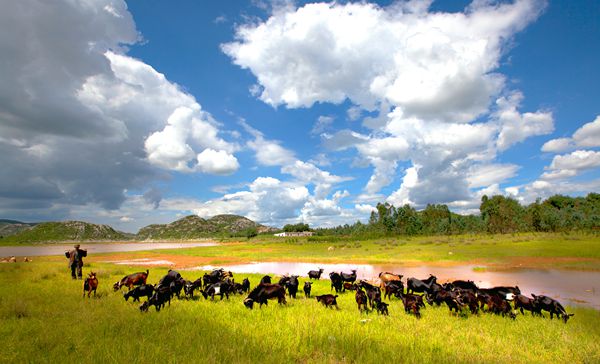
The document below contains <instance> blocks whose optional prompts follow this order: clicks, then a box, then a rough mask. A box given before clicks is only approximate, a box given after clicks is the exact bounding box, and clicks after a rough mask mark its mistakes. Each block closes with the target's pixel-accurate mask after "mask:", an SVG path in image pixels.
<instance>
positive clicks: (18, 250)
mask: <svg viewBox="0 0 600 364" xmlns="http://www.w3.org/2000/svg"><path fill="white" fill-rule="evenodd" d="M74 244H75V243H69V244H40V245H27V246H0V257H10V256H17V257H34V256H47V255H64V254H65V251H68V250H72V249H73V245H74ZM80 244H81V249H86V250H87V251H88V253H89V254H93V253H116V252H134V251H144V250H158V249H185V248H196V247H201V246H215V245H218V244H217V243H215V242H209V241H205V242H194V243H172V242H170V243H91V244H85V243H80Z"/></svg>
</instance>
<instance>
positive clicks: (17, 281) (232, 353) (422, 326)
mask: <svg viewBox="0 0 600 364" xmlns="http://www.w3.org/2000/svg"><path fill="white" fill-rule="evenodd" d="M90 269H91V270H94V271H97V272H98V273H99V280H100V289H99V292H98V293H99V297H98V298H96V299H87V298H86V299H82V298H81V288H82V283H81V281H72V280H71V279H70V278H69V277H68V272H67V269H66V267H65V264H64V262H60V263H59V262H53V261H48V260H45V259H38V260H36V261H35V262H34V263H29V264H25V263H17V264H2V265H0V336H1V337H3V338H4V340H3V345H2V346H0V361H2V362H16V361H21V362H70V361H77V362H131V363H136V362H140V363H141V362H158V361H160V362H164V361H167V362H200V361H201V362H209V363H211V362H235V363H240V362H242V363H243V362H262V363H282V362H342V361H345V362H380V363H381V362H415V361H417V362H448V363H450V362H453V363H455V362H471V363H475V362H488V363H496V362H512V363H521V362H523V363H524V362H528V363H531V362H536V363H537V362H539V363H547V362H566V361H569V362H573V363H586V362H588V363H591V362H598V361H600V343H599V342H598V340H597V338H598V337H600V313H599V312H598V311H595V310H592V309H582V308H570V307H569V308H568V309H567V310H568V311H569V312H574V313H575V316H574V318H573V319H572V320H571V321H569V323H568V324H567V325H565V324H563V323H562V322H560V321H557V320H552V321H551V320H549V319H540V318H532V317H531V316H529V315H526V316H521V315H519V316H518V317H517V319H516V320H515V321H512V320H510V319H506V318H502V317H497V316H493V315H488V314H481V315H479V316H470V315H465V316H464V317H456V316H452V315H450V314H449V313H448V309H447V308H445V307H441V308H431V307H428V308H427V309H425V310H423V312H422V314H423V318H422V319H421V320H417V319H415V318H414V317H412V316H408V315H406V314H404V312H403V310H402V309H401V304H400V303H399V301H397V300H394V301H393V302H392V303H391V306H390V316H389V317H381V316H378V315H377V314H370V315H365V314H362V315H360V314H359V313H358V310H357V309H356V304H355V303H354V297H353V295H352V294H343V295H341V296H340V297H339V298H338V302H339V306H340V310H339V311H336V310H330V309H325V308H323V307H322V306H321V305H319V304H317V302H316V301H315V300H314V299H310V300H306V299H304V298H301V299H296V300H291V302H290V303H289V305H287V306H285V307H279V306H278V305H277V304H276V303H272V304H269V306H268V307H266V308H264V307H263V309H262V310H260V309H255V310H252V311H250V310H247V309H246V308H245V307H244V306H243V304H242V297H240V296H237V297H232V298H231V299H230V300H229V301H223V302H210V301H205V300H204V299H199V300H190V301H187V300H181V301H177V299H175V300H174V301H173V302H172V304H171V307H167V308H165V309H164V310H161V312H158V313H157V312H155V310H154V309H153V308H151V310H150V312H148V313H146V314H142V313H140V312H139V310H138V309H137V306H138V304H133V303H131V302H125V301H124V300H123V298H122V296H121V294H120V293H113V292H112V289H111V286H112V282H114V281H116V280H117V279H119V278H121V276H123V275H124V274H125V273H129V272H133V271H139V270H141V268H140V267H123V266H115V265H111V264H92V266H86V267H85V271H89V270H90ZM165 272H166V270H165V269H152V268H151V269H150V277H149V281H150V282H152V283H155V282H156V281H158V279H159V278H160V277H161V276H162V275H163V274H164V273H165ZM182 274H183V275H184V277H187V278H197V277H198V276H200V274H201V273H200V272H182ZM249 277H250V279H251V282H252V285H253V286H254V285H255V284H256V283H257V281H258V278H259V277H258V276H256V275H249ZM238 278H239V279H240V278H243V277H241V276H240V277H238ZM313 292H314V293H316V294H320V293H328V292H329V282H328V281H320V282H318V283H315V284H314V288H313Z"/></svg>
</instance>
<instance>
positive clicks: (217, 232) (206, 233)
mask: <svg viewBox="0 0 600 364" xmlns="http://www.w3.org/2000/svg"><path fill="white" fill-rule="evenodd" d="M270 230H272V229H271V228H269V227H267V226H263V225H260V224H258V223H256V222H254V221H252V220H250V219H247V218H245V217H243V216H237V215H217V216H214V217H212V218H210V219H203V218H201V217H199V216H196V215H189V216H186V217H184V218H182V219H179V220H177V221H174V222H172V223H170V224H153V225H148V226H146V227H144V228H142V229H140V231H139V232H138V234H137V238H138V239H153V240H160V239H196V238H208V237H219V236H240V237H241V236H250V235H256V234H258V233H262V232H268V231H270Z"/></svg>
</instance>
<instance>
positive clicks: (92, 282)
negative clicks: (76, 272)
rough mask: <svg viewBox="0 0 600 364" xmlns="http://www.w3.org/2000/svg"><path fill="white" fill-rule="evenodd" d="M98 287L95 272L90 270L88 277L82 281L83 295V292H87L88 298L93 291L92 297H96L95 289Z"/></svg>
mask: <svg viewBox="0 0 600 364" xmlns="http://www.w3.org/2000/svg"><path fill="white" fill-rule="evenodd" d="M97 288H98V278H96V273H94V272H90V273H89V274H88V277H87V278H86V279H85V281H84V282H83V297H85V292H87V294H88V298H89V297H90V294H91V293H92V291H94V297H96V289H97Z"/></svg>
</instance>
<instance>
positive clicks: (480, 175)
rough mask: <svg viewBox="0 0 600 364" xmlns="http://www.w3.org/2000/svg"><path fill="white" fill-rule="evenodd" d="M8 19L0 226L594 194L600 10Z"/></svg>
mask: <svg viewBox="0 0 600 364" xmlns="http://www.w3.org/2000/svg"><path fill="white" fill-rule="evenodd" d="M2 7H3V11H2V12H0V30H2V32H1V33H0V34H2V35H0V54H1V55H2V56H0V57H1V58H2V60H3V62H0V81H1V82H0V162H1V164H2V165H3V166H4V167H3V174H2V178H1V179H0V217H3V218H12V219H20V220H24V221H46V220H66V219H78V220H86V221H91V222H96V223H107V224H110V225H112V226H114V227H116V228H118V229H121V230H125V231H131V232H135V231H137V229H139V228H140V227H142V226H145V225H148V224H150V223H165V222H170V221H173V220H175V219H177V218H179V217H181V216H185V215H188V214H198V215H200V216H202V217H209V216H213V215H216V214H222V213H233V214H239V215H244V216H247V217H249V218H251V219H253V220H255V221H258V222H261V223H264V224H267V225H272V226H283V225H284V224H286V223H295V222H301V221H302V222H307V223H309V224H310V225H311V226H332V225H338V224H344V223H353V222H355V221H356V220H363V221H366V219H367V218H368V216H369V212H370V211H371V209H372V208H373V207H374V206H375V205H376V204H377V202H385V201H387V202H390V203H393V204H395V205H401V204H405V203H409V204H411V205H413V206H415V207H417V208H422V207H424V206H426V205H427V204H428V203H445V204H447V205H449V206H450V207H451V209H452V210H454V211H456V212H459V213H476V212H477V211H478V207H479V201H480V199H481V196H482V195H483V194H488V195H492V194H503V195H507V196H511V197H513V198H516V199H518V200H519V201H521V202H522V203H523V204H527V203H530V202H532V201H534V200H535V199H536V198H538V197H541V198H545V197H548V196H551V195H553V194H557V193H561V194H567V195H584V194H587V193H589V192H598V190H599V187H600V173H599V172H600V169H599V167H600V151H598V147H600V110H599V108H598V96H599V95H600V86H599V85H600V71H599V67H598V65H599V64H600V62H599V60H600V59H599V55H600V42H598V39H599V38H600V37H599V36H600V26H599V25H598V23H599V22H598V19H599V18H600V4H599V3H598V2H597V1H578V2H573V1H550V2H545V1H541V0H521V1H499V2H496V1H474V2H467V1H453V2H445V1H434V2H432V1H409V2H402V1H400V2H391V1H386V2H380V3H369V2H360V3H358V2H356V3H353V2H338V3H306V2H290V1H272V2H271V1H252V2H221V3H219V2H207V1H176V2H173V1H166V0H165V1H141V0H132V1H127V2H125V1H122V0H94V1H91V0H90V1H85V2H77V3H72V2H69V1H56V2H52V3H49V4H43V3H39V2H37V1H33V0H31V1H29V0H26V1H20V2H9V3H5V4H3V5H2Z"/></svg>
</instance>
